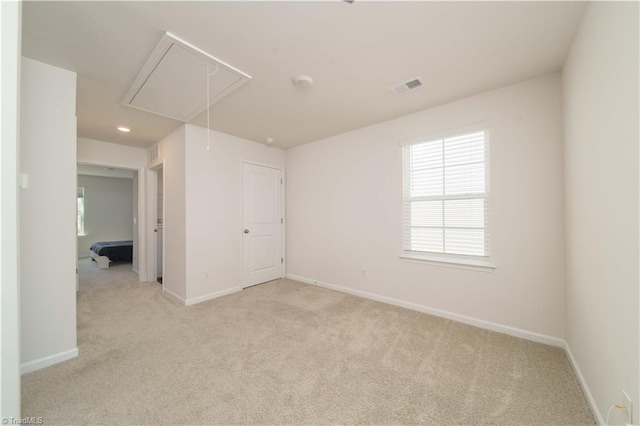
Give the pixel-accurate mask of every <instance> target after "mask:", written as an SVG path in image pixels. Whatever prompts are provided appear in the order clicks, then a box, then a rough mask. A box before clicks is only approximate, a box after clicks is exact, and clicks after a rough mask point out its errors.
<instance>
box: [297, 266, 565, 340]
mask: <svg viewBox="0 0 640 426" xmlns="http://www.w3.org/2000/svg"><path fill="white" fill-rule="evenodd" d="M287 278H289V279H291V280H294V281H300V282H303V283H307V284H313V285H317V286H319V287H324V288H328V289H330V290H335V291H339V292H342V293H348V294H352V295H354V296H359V297H364V298H365V299H370V300H375V301H377V302H382V303H388V304H390V305H395V306H400V307H403V308H407V309H411V310H413V311H418V312H424V313H425V314H429V315H434V316H437V317H441V318H446V319H450V320H452V321H457V322H461V323H464V324H469V325H473V326H475V327H479V328H484V329H486V330H491V331H497V332H499V333H504V334H508V335H509V336H514V337H520V338H522V339H526V340H531V341H534V342H538V343H544V344H545V345H551V346H556V347H560V348H564V347H565V341H564V340H562V339H559V338H557V337H553V336H547V335H545V334H540V333H535V332H533V331H527V330H522V329H520V328H515V327H510V326H508V325H502V324H498V323H495V322H490V321H485V320H481V319H478V318H472V317H468V316H465V315H460V314H456V313H453V312H448V311H443V310H441V309H437V308H432V307H429V306H423V305H418V304H417V303H412V302H406V301H404V300H399V299H393V298H391V297H386V296H380V295H377V294H374V293H369V292H366V291H361V290H354V289H351V288H348V287H342V286H339V285H336V284H330V283H325V282H322V281H318V280H312V279H310V278H305V277H301V276H298V275H293V274H287Z"/></svg>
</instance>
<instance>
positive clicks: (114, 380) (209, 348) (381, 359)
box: [22, 263, 594, 424]
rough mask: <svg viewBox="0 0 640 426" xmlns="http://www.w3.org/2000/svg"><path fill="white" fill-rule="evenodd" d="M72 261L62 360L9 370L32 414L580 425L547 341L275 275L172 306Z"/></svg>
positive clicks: (138, 420) (121, 278)
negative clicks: (75, 270)
mask: <svg viewBox="0 0 640 426" xmlns="http://www.w3.org/2000/svg"><path fill="white" fill-rule="evenodd" d="M129 269H130V265H115V266H114V267H112V268H111V269H110V270H109V271H100V270H98V269H96V268H95V267H93V268H92V265H91V264H90V263H89V264H88V266H87V265H84V267H82V274H81V277H83V278H82V281H81V283H82V284H81V287H80V289H81V291H80V292H79V296H78V346H79V349H80V356H79V357H78V358H76V359H73V360H70V361H67V362H64V363H61V364H58V365H55V366H52V367H49V368H46V369H43V370H40V371H36V372H34V373H31V374H27V375H25V376H23V378H22V404H23V405H22V407H23V412H22V415H23V417H24V416H41V417H43V419H44V422H45V424H594V419H593V417H592V415H591V412H590V410H589V407H588V405H587V402H586V400H585V398H584V395H583V394H582V391H581V389H580V386H579V384H578V382H577V380H576V378H575V376H574V373H573V371H572V369H571V367H570V365H569V362H568V360H567V358H566V356H565V354H564V352H563V351H562V350H561V349H558V348H554V347H550V346H546V345H542V344H537V343H533V342H530V341H526V340H522V339H517V338H514V337H509V336H506V335H503V334H499V333H495V332H490V331H487V330H483V329H479V328H475V327H471V326H468V325H464V324H460V323H456V322H453V321H449V320H445V319H441V318H437V317H433V316H430V315H425V314H422V313H418V312H413V311H410V310H406V309H402V308H398V307H394V306H390V305H385V304H382V303H377V302H373V301H370V300H366V299H361V298H358V297H353V296H350V295H346V294H342V293H338V292H334V291H329V290H325V289H322V288H318V287H315V286H311V285H306V284H300V283H297V282H294V281H290V280H279V281H274V282H270V283H266V284H263V285H260V286H256V287H252V288H250V289H246V290H244V291H242V292H239V293H236V294H233V295H230V296H226V297H222V298H220V299H216V300H212V301H209V302H206V303H202V304H199V305H195V306H191V307H184V306H180V305H179V304H178V303H176V302H174V301H173V300H172V299H170V298H168V297H166V296H165V295H163V293H162V292H161V286H160V284H158V283H142V284H139V283H137V282H135V275H134V274H133V273H131V272H130V271H129Z"/></svg>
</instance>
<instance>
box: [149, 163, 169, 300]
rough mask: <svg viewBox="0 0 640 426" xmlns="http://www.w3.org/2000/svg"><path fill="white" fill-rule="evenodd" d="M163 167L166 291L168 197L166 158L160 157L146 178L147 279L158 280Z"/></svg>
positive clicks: (150, 166) (163, 273) (163, 279)
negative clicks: (159, 188)
mask: <svg viewBox="0 0 640 426" xmlns="http://www.w3.org/2000/svg"><path fill="white" fill-rule="evenodd" d="M159 169H163V170H162V171H163V173H162V188H163V197H162V217H163V223H162V227H163V229H162V291H163V292H164V281H165V275H166V274H165V270H164V269H165V266H166V263H165V245H164V243H165V234H166V232H165V230H164V226H165V222H164V217H165V216H164V211H165V200H166V199H167V197H165V196H164V188H165V173H164V160H163V159H161V158H160V159H159V160H158V161H155V162H154V163H153V164H152V165H149V167H148V168H147V169H146V178H147V179H146V180H147V192H146V194H147V200H146V201H147V205H148V206H149V208H148V209H147V227H146V229H145V236H146V242H147V258H146V268H147V271H148V272H147V281H148V282H155V281H157V280H158V277H157V275H158V272H157V270H158V256H157V252H158V233H157V232H154V231H155V229H157V224H158V170H159Z"/></svg>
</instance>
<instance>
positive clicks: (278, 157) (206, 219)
mask: <svg viewBox="0 0 640 426" xmlns="http://www.w3.org/2000/svg"><path fill="white" fill-rule="evenodd" d="M206 138H207V129H206V128H203V127H198V126H193V125H186V182H185V183H186V205H187V209H186V215H187V216H186V233H187V234H186V235H187V239H186V243H187V246H186V249H187V294H186V296H187V297H186V299H187V300H186V301H187V303H196V302H198V301H203V300H206V299H209V298H211V297H215V296H218V295H221V294H222V293H224V292H225V291H233V290H239V289H240V287H241V280H242V215H241V203H240V195H241V193H240V182H241V161H242V160H246V161H252V162H256V163H260V164H266V165H272V166H277V167H283V168H284V165H285V153H284V151H282V150H281V149H278V148H273V147H267V146H266V145H264V144H259V143H255V142H251V141H248V140H245V139H241V138H238V137H235V136H231V135H228V134H224V133H220V132H215V131H211V134H210V140H211V146H210V150H209V151H207V148H206V147H207V140H206ZM167 226H168V225H167ZM207 273H208V278H207V277H206V276H205V275H206V274H207Z"/></svg>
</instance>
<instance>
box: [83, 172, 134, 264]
mask: <svg viewBox="0 0 640 426" xmlns="http://www.w3.org/2000/svg"><path fill="white" fill-rule="evenodd" d="M78 187H82V188H84V217H85V219H84V230H85V234H86V235H85V236H78V257H79V258H83V257H89V247H91V245H92V244H93V243H95V242H98V241H121V240H132V239H133V221H132V216H133V181H132V180H131V179H123V178H109V177H99V176H86V175H78ZM136 201H137V200H136Z"/></svg>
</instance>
